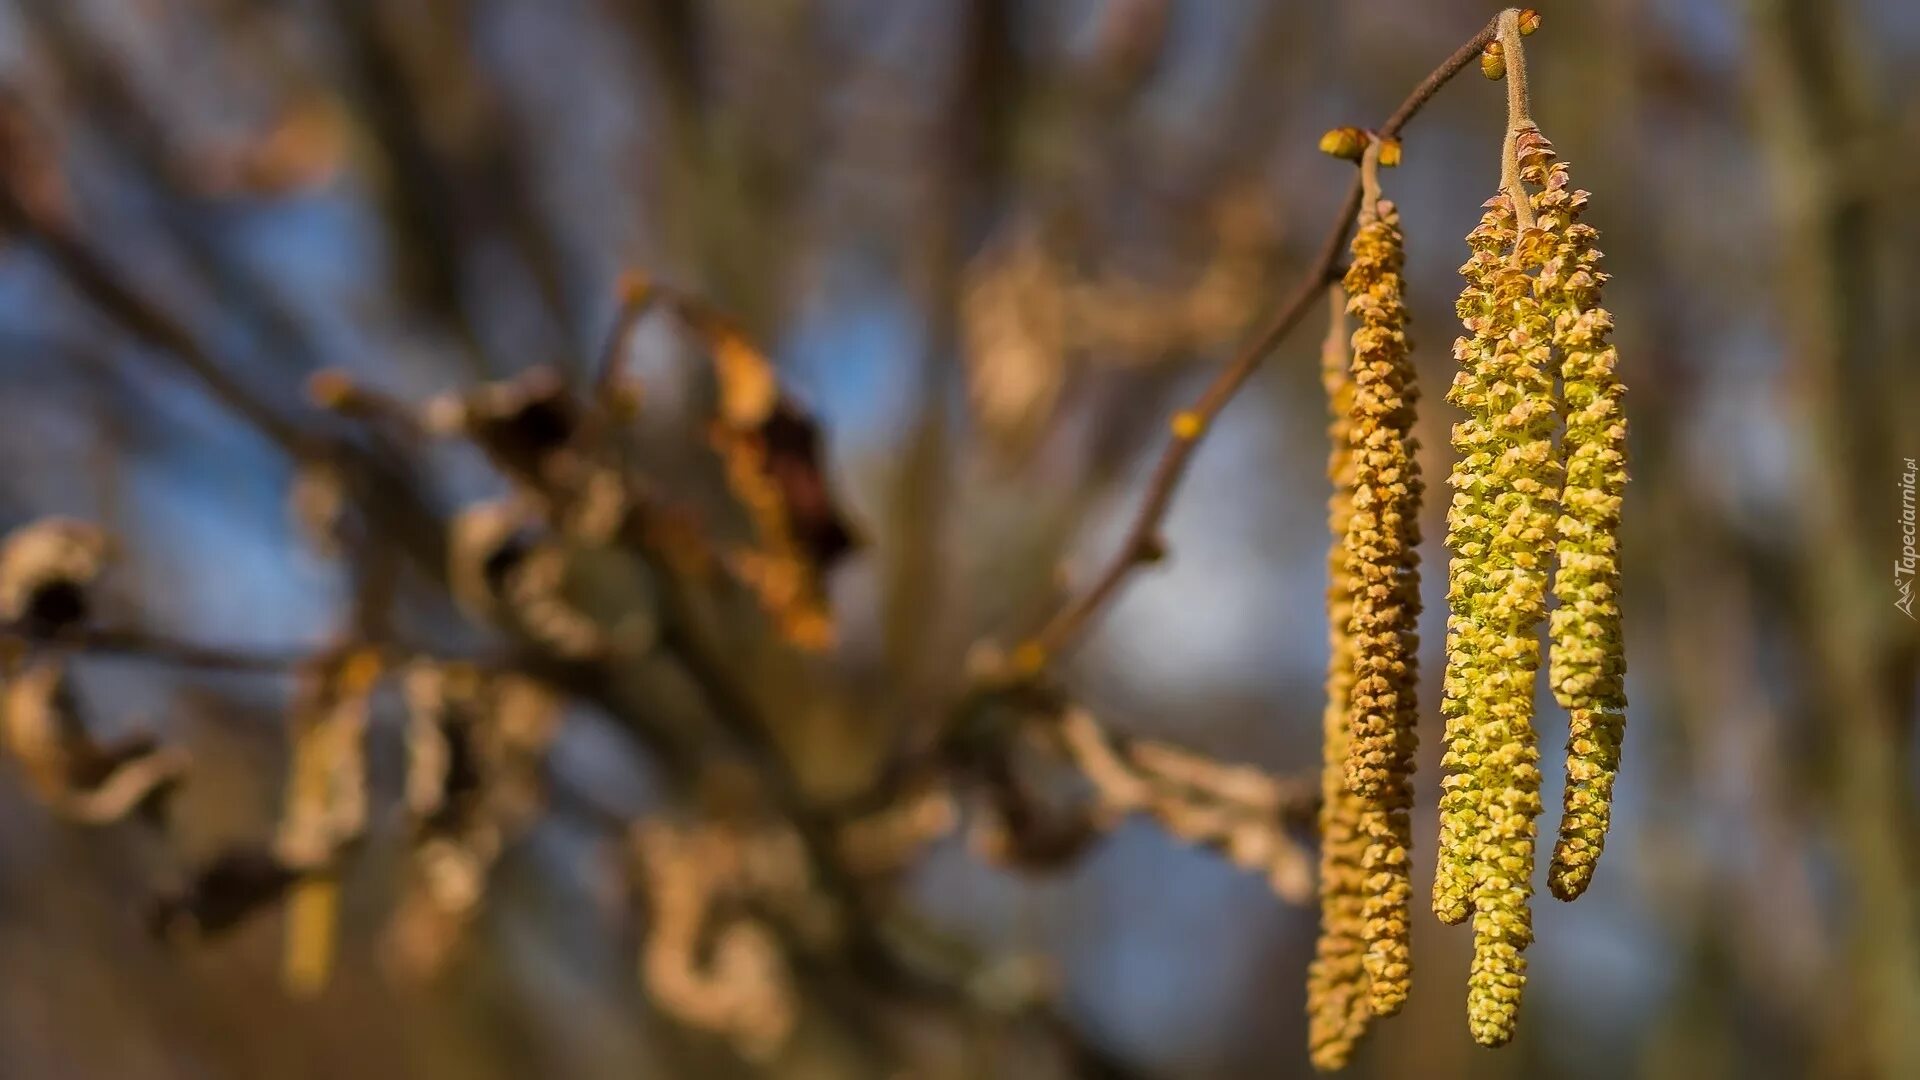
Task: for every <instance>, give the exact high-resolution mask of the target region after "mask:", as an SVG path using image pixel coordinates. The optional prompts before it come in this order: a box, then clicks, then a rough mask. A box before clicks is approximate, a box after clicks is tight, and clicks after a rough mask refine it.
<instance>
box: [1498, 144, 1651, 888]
mask: <svg viewBox="0 0 1920 1080" xmlns="http://www.w3.org/2000/svg"><path fill="white" fill-rule="evenodd" d="M1536 139H1537V142H1536V145H1535V149H1534V152H1533V153H1532V155H1531V157H1530V159H1529V161H1528V162H1527V163H1526V165H1525V167H1524V168H1523V171H1522V174H1521V179H1522V180H1524V181H1526V182H1528V183H1531V184H1538V185H1541V187H1542V190H1541V191H1540V192H1539V193H1537V194H1536V195H1534V197H1533V204H1534V214H1535V220H1536V221H1537V222H1538V224H1539V227H1540V228H1541V230H1542V231H1543V232H1544V233H1545V234H1546V236H1547V237H1548V238H1549V248H1548V254H1547V257H1546V259H1545V261H1544V263H1543V264H1542V266H1541V268H1540V273H1539V275H1538V277H1537V278H1536V279H1535V282H1534V288H1535V291H1536V294H1537V295H1538V296H1539V298H1540V302H1541V304H1542V306H1543V308H1544V313H1545V316H1546V318H1547V319H1548V320H1550V322H1551V325H1552V334H1553V344H1554V349H1555V351H1556V352H1557V353H1558V355H1559V359H1560V379H1561V388H1562V389H1561V396H1562V401H1563V405H1562V411H1563V412H1564V414H1565V416H1566V429H1565V431H1564V433H1563V434H1562V436H1561V456H1562V457H1563V458H1564V460H1565V462H1566V481H1565V484H1564V486H1563V488H1562V491H1561V505H1562V509H1561V514H1560V518H1559V520H1558V521H1557V522H1556V524H1555V530H1556V533H1557V545H1556V552H1557V566H1556V569H1555V573H1554V582H1553V593H1554V597H1555V599H1557V600H1558V601H1559V606H1558V607H1557V608H1556V609H1555V610H1554V612H1553V616H1552V621H1551V624H1550V627H1551V639H1552V657H1551V662H1550V664H1549V668H1548V674H1547V679H1548V682H1549V683H1550V684H1551V685H1552V687H1553V692H1554V697H1555V698H1556V699H1557V700H1558V701H1559V703H1560V705H1561V707H1563V708H1565V709H1566V710H1567V714H1568V720H1569V723H1568V732H1567V762H1566V779H1567V783H1566V796H1565V799H1564V802H1563V805H1562V810H1561V817H1560V839H1559V843H1558V844H1557V845H1556V846H1555V848H1554V852H1553V862H1552V864H1551V866H1550V868H1549V870H1548V874H1547V885H1548V887H1549V888H1550V889H1551V890H1552V891H1553V894H1554V895H1555V896H1557V897H1559V898H1560V899H1562V900H1572V899H1574V898H1575V897H1577V896H1579V895H1580V894H1581V893H1582V892H1584V891H1585V890H1586V888H1587V885H1588V883H1589V882H1591V881H1592V879H1593V870H1594V866H1595V864H1596V863H1597V862H1598V860H1599V858H1600V851H1601V847H1602V845H1603V844H1604V843H1605V840H1606V834H1607V826H1608V823H1609V820H1610V818H1611V816H1612V815H1611V809H1612V801H1613V782H1614V776H1615V775H1616V773H1617V772H1618V770H1619V767H1620V741H1621V736H1622V734H1623V730H1624V727H1625V724H1626V716H1625V713H1624V710H1625V708H1626V704H1627V701H1626V689H1625V677H1626V662H1625V654H1624V651H1623V648H1622V641H1621V628H1620V607H1619V596H1620V562H1619V553H1620V537H1619V528H1620V503H1621V495H1622V492H1623V491H1624V490H1625V488H1626V482H1627V471H1626V440H1627V426H1626V419H1625V417H1624V415H1623V414H1622V411H1621V404H1620V398H1621V394H1622V390H1623V388H1622V387H1621V385H1620V382H1619V380H1618V378H1617V377H1616V376H1615V372H1614V368H1615V354H1614V349H1613V346H1612V344H1610V343H1609V341H1608V336H1609V334H1610V333H1611V331H1612V329H1613V317H1612V316H1611V315H1610V314H1608V313H1607V310H1606V308H1604V307H1602V306H1601V297H1600V291H1601V286H1602V285H1603V284H1605V282H1606V280H1607V275H1606V274H1604V273H1602V272H1601V271H1600V270H1599V269H1598V265H1599V260H1600V257H1601V256H1600V251H1599V249H1598V247H1597V243H1596V242H1597V240H1598V234H1597V233H1596V232H1595V231H1594V229H1593V227H1592V226H1591V225H1586V224H1582V223H1581V222H1580V213H1581V211H1582V210H1583V209H1584V208H1585V206H1586V203H1587V193H1586V192H1585V191H1580V190H1577V189H1574V188H1571V187H1569V186H1568V176H1567V166H1566V163H1565V162H1559V161H1554V160H1553V157H1554V155H1553V150H1552V147H1551V145H1549V144H1548V142H1547V140H1546V139H1545V138H1540V137H1537V136H1536Z"/></svg>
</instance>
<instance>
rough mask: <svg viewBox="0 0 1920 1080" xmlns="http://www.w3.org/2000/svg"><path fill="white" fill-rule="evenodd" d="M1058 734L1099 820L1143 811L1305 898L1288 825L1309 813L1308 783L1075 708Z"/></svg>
mask: <svg viewBox="0 0 1920 1080" xmlns="http://www.w3.org/2000/svg"><path fill="white" fill-rule="evenodd" d="M1058 735H1059V741H1060V745H1061V746H1062V747H1063V748H1064V749H1065V751H1066V753H1067V755H1068V756H1069V757H1070V758H1071V759H1072V760H1073V762H1074V764H1075V765H1076V766H1077V767H1078V768H1079V770H1080V771H1081V773H1082V774H1083V775H1085V776H1086V778H1087V780H1088V782H1089V783H1091V784H1092V785H1093V788H1094V791H1095V793H1096V797H1097V798H1098V800H1099V805H1100V808H1101V812H1102V813H1101V817H1102V819H1103V820H1105V821H1107V822H1113V821H1116V820H1118V819H1119V818H1121V817H1123V816H1125V815H1126V814H1130V813H1142V814H1146V815H1148V816H1149V817H1152V818H1153V819H1154V820H1156V821H1158V822H1159V823H1160V824H1161V826H1162V827H1163V828H1165V829H1166V830H1167V831H1168V832H1169V833H1172V834H1173V835H1174V836H1177V837H1179V838H1180V839H1182V840H1185V841H1187V842H1188V843H1193V844H1202V845H1205V846H1208V847H1212V848H1216V849H1218V850H1220V851H1221V852H1222V853H1224V854H1225V855H1226V856H1227V858H1228V859H1230V860H1232V862H1233V863H1234V864H1235V865H1237V866H1241V867H1244V868H1246V869H1248V870H1259V871H1262V872H1264V873H1265V874H1266V876H1267V880H1268V883H1269V884H1270V885H1271V886H1272V887H1273V890H1274V892H1275V893H1276V894H1277V895H1278V896H1279V897H1280V898H1281V899H1283V900H1286V901H1287V902H1289V903H1295V904H1299V903H1305V902H1306V901H1307V900H1308V899H1310V898H1311V897H1312V895H1313V873H1312V862H1311V860H1310V857H1309V855H1308V853H1307V851H1306V849H1305V848H1304V847H1302V846H1301V845H1300V843H1299V842H1298V841H1296V840H1295V839H1294V838H1293V835H1292V833H1291V832H1290V831H1289V827H1290V826H1292V825H1295V824H1298V823H1300V822H1301V821H1303V820H1304V819H1305V818H1306V817H1308V816H1309V815H1310V814H1311V813H1312V807H1313V801H1314V797H1313V792H1312V791H1311V790H1309V789H1308V788H1306V787H1304V786H1301V785H1297V784H1293V783H1290V782H1288V781H1285V780H1281V779H1278V778H1275V777H1272V776H1269V775H1267V774H1266V773H1263V772H1261V771H1259V770H1258V769H1253V768H1249V767H1247V766H1241V765H1227V764H1223V763H1221V762H1218V761H1214V760H1211V759H1209V758H1206V757H1203V756H1201V755H1198V754H1194V753H1192V752H1190V751H1186V750H1181V749H1178V748H1175V747H1171V746H1166V745H1164V744H1160V743H1153V742H1145V741H1135V740H1128V739H1122V738H1119V737H1117V736H1115V735H1113V734H1112V733H1110V732H1108V731H1106V730H1105V729H1103V728H1102V727H1101V726H1100V724H1099V723H1098V721H1096V720H1095V719H1094V718H1093V716H1092V714H1091V713H1088V712H1087V711H1086V710H1085V709H1081V708H1069V709H1068V710H1067V711H1066V712H1065V713H1064V714H1063V715H1062V716H1061V718H1060V723H1059V727H1058Z"/></svg>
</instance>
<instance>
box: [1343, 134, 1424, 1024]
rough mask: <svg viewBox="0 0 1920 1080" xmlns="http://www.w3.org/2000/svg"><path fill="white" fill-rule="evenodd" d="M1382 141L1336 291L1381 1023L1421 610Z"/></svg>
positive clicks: (1398, 969) (1365, 830)
mask: <svg viewBox="0 0 1920 1080" xmlns="http://www.w3.org/2000/svg"><path fill="white" fill-rule="evenodd" d="M1382 149H1383V147H1382V144H1380V143H1378V142H1375V143H1372V144H1370V145H1369V146H1368V147H1367V149H1366V152H1365V155H1364V157H1363V160H1362V163H1361V175H1362V178H1363V183H1364V195H1363V197H1362V199H1361V206H1360V216H1359V226H1358V228H1357V229H1356V230H1355V232H1354V237H1353V244H1352V247H1351V254H1352V257H1353V261H1352V264H1351V265H1350V266H1349V268H1348V270H1347V273H1346V277H1345V280H1344V284H1345V287H1346V292H1347V313H1348V314H1349V315H1352V316H1353V317H1355V318H1356V319H1357V320H1358V321H1359V326H1358V327H1357V328H1356V329H1355V330H1354V332H1353V341H1352V346H1353V358H1352V366H1351V371H1352V374H1353V409H1352V414H1351V419H1352V423H1351V427H1350V429H1349V432H1348V441H1349V444H1350V446H1351V448H1352V453H1353V511H1352V514H1351V515H1350V516H1349V517H1348V519H1347V530H1346V541H1345V550H1346V572H1347V575H1348V577H1349V579H1350V580H1351V583H1352V588H1353V611H1352V615H1351V617H1350V621H1349V632H1350V634H1351V647H1352V649H1353V657H1354V661H1353V663H1354V675H1353V687H1352V690H1351V692H1350V694H1349V697H1348V701H1347V726H1348V738H1349V743H1348V746H1347V787H1348V789H1349V790H1350V791H1351V792H1352V793H1353V794H1354V795H1356V796H1358V797H1360V798H1361V799H1362V800H1364V804H1365V805H1364V809H1363V812H1362V818H1361V832H1362V836H1363V837H1364V839H1365V841H1366V849H1365V852H1364V854H1363V856H1362V860H1361V867H1362V871H1363V872H1364V875H1365V891H1366V899H1365V926H1364V930H1363V938H1364V940H1365V943H1366V969H1367V977H1368V1003H1369V1007H1370V1008H1371V1010H1372V1011H1373V1013H1374V1014H1375V1015H1379V1016H1390V1015H1392V1014H1393V1013H1395V1012H1397V1011H1399V1009H1400V1006H1401V1005H1402V1004H1403V1003H1404V1002H1405V1001H1406V996H1407V988H1408V982H1409V978H1410V975H1411V967H1410V965H1409V959H1408V925H1407V909H1408V906H1409V900H1410V898H1411V894H1412V885H1411V882H1410V878H1409V860H1408V848H1409V846H1410V843H1411V838H1412V833H1411V826H1410V824H1409V821H1408V812H1409V810H1410V808H1411V806H1412V803H1413V797H1412V776H1413V753H1414V749H1415V746H1416V744H1417V737H1416V735H1415V720H1416V718H1417V716H1418V711H1417V706H1416V702H1415V684H1416V682H1417V671H1416V657H1417V652H1418V645H1419V638H1418V637H1417V634H1416V629H1417V623H1418V620H1419V615H1420V582H1419V571H1418V554H1417V550H1416V549H1417V546H1418V544H1419V541H1420V536H1419V524H1418V521H1419V508H1420V495H1421V483H1420V477H1419V469H1418V466H1417V464H1416V463H1415V461H1414V451H1415V449H1416V443H1415V440H1414V438H1413V419H1414V405H1415V401H1416V398H1417V388H1416V387H1415V385H1414V377H1413V365H1412V362H1411V359H1410V356H1409V349H1408V344H1407V334H1406V323H1407V309H1406V298H1405V292H1404V288H1403V284H1402V281H1401V276H1400V271H1401V266H1402V264H1403V262H1404V261H1405V247H1404V241H1403V239H1402V237H1401V233H1400V215H1399V212H1398V211H1397V210H1396V209H1395V208H1394V205H1393V204H1392V203H1391V202H1388V201H1387V200H1385V199H1382V198H1380V193H1379V186H1378V182H1377V170H1378V167H1379V159H1380V156H1381V153H1382Z"/></svg>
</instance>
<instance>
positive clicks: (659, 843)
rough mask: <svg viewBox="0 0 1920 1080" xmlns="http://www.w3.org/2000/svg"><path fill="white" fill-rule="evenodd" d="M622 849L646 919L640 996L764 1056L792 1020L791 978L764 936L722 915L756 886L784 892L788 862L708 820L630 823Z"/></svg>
mask: <svg viewBox="0 0 1920 1080" xmlns="http://www.w3.org/2000/svg"><path fill="white" fill-rule="evenodd" d="M631 847H632V853H633V856H634V859H635V862H636V863H637V866H638V870H639V874H640V882H641V886H642V889H643V892H644V896H645V900H646V907H647V914H648V917H649V921H648V927H647V933H646V939H645V941H644V943H643V944H642V946H641V956H640V978H641V981H642V983H643V985H644V986H645V987H646V990H647V993H648V995H649V996H651V997H652V998H653V1000H654V1002H655V1003H656V1004H657V1005H659V1007H660V1008H661V1009H662V1010H663V1011H665V1012H666V1013H668V1014H669V1015H671V1016H673V1017H675V1018H676V1019H678V1020H679V1021H680V1022H681V1023H684V1024H686V1025H688V1026H689V1027H694V1028H699V1029H701V1030H703V1031H710V1032H713V1033H714V1034H717V1035H721V1036H724V1037H725V1038H726V1039H727V1040H728V1041H729V1042H731V1043H732V1045H733V1046H734V1048H735V1049H736V1050H737V1051H738V1052H739V1053H740V1055H741V1056H742V1057H745V1058H747V1059H748V1060H750V1061H759V1062H765V1061H768V1060H771V1059H772V1058H773V1057H775V1056H776V1055H777V1054H778V1053H779V1052H780V1051H781V1049H782V1048H784V1047H785V1046H786V1044H787V1042H788V1040H789V1039H790V1038H791V1037H792V1035H793V1030H794V1027H795V1024H796V1022H797V1020H798V1012H799V1002H798V997H797V995H796V993H795V989H794V985H793V975H792V973H791V971H790V969H789V967H788V963H787V959H786V955H785V952H784V950H783V949H782V948H781V945H780V941H779V939H778V938H777V937H776V936H775V934H774V932H773V930H772V929H771V928H770V927H769V926H767V925H766V924H765V923H764V922H762V921H760V920H759V919H756V918H754V917H752V916H746V915H737V914H732V913H731V912H730V911H728V910H727V909H729V908H732V907H737V906H738V904H739V903H740V902H741V901H742V900H744V899H747V898H750V897H751V896H752V895H753V894H754V892H755V891H756V890H761V889H766V888H768V887H770V886H782V887H792V885H793V884H794V882H792V881H785V882H783V881H781V880H779V877H777V876H776V875H781V876H784V875H787V874H791V873H792V872H793V870H792V868H791V866H790V865H789V859H788V858H782V857H780V854H781V853H780V851H779V849H774V850H773V851H771V852H763V853H762V854H761V855H760V856H758V857H756V856H755V855H754V854H753V850H754V849H753V844H752V843H751V842H750V840H749V838H747V837H743V836H742V835H741V834H740V833H739V831H738V830H736V829H734V828H732V827H729V826H724V825H717V824H709V825H703V826H693V827H686V828H682V827H678V826H675V825H671V824H668V823H665V822H658V821H643V822H639V823H637V824H636V825H635V826H634V829H633V833H632V837H631ZM768 855H771V856H772V857H771V858H769V857H768ZM802 867H804V863H802ZM705 943H710V945H709V946H708V947H706V948H703V947H702V946H703V944H705Z"/></svg>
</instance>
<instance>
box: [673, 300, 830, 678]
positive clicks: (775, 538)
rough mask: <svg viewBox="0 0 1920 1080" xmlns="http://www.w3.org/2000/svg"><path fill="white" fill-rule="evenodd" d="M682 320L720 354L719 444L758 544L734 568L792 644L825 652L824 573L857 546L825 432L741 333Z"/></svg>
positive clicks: (694, 315) (715, 322)
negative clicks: (826, 465)
mask: <svg viewBox="0 0 1920 1080" xmlns="http://www.w3.org/2000/svg"><path fill="white" fill-rule="evenodd" d="M684 314H685V315H686V317H687V319H688V322H689V323H690V324H691V325H692V326H693V327H694V329H695V330H697V331H698V332H699V333H700V334H701V336H702V337H703V338H705V340H706V342H707V345H708V348H709V350H710V351H711V353H712V356H713V370H714V376H715V379H716V380H717V382H718V386H719V397H720V407H719V413H718V415H717V416H716V417H715V420H714V424H713V428H712V438H713V444H714V448H715V450H716V451H717V452H718V453H719V454H720V458H721V461H722V463H723V465H724V466H725V468H726V476H727V484H728V487H729V488H730V489H731V490H732V492H733V496H734V498H735V499H737V500H739V502H740V505H741V506H742V507H743V508H744V509H745V510H746V512H747V515H748V517H749V519H750V520H751V522H752V524H753V530H754V534H755V539H756V544H755V546H754V547H752V548H750V549H747V550H743V551H737V552H734V553H733V554H732V555H731V556H730V557H729V559H728V562H729V563H730V565H731V567H732V569H733V571H734V573H735V574H736V575H737V576H738V577H739V578H740V579H741V580H742V581H743V582H745V583H746V584H747V585H748V586H749V587H750V588H752V589H753V590H754V592H755V593H756V594H757V595H758V596H759V597H760V601H761V603H762V605H763V606H764V607H765V608H766V609H767V611H768V612H769V613H770V614H771V615H772V616H773V617H774V619H775V620H776V621H777V623H778V625H779V627H780V630H781V632H782V634H783V635H784V636H785V637H786V638H787V639H788V640H789V641H791V642H793V643H794V644H795V645H798V646H800V647H802V648H807V649H824V648H826V647H828V646H830V645H832V644H833V641H834V635H835V629H834V624H833V615H832V612H830V611H829V610H828V607H827V596H826V574H827V572H828V571H829V570H830V569H832V567H833V565H834V564H835V563H836V562H838V561H839V560H840V558H841V557H842V556H844V555H845V554H847V552H848V551H850V550H852V548H853V547H854V546H855V543H856V541H855V539H854V536H853V533H852V531H851V529H850V528H849V527H848V525H847V522H846V519H845V517H844V516H843V515H842V514H841V512H840V509H839V507H838V506H837V505H836V504H835V502H834V498H833V493H832V492H831V490H829V488H828V485H827V479H826V474H825V472H824V471H823V465H822V462H821V459H820V458H821V452H820V429H819V426H818V425H817V424H816V423H815V422H814V420H813V418H812V417H811V416H809V415H808V414H807V413H806V411H805V410H803V409H801V408H800V406H799V405H797V404H796V403H795V402H793V400H792V399H790V398H788V397H787V396H786V395H785V394H784V393H783V392H782V391H781V389H780V386H779V381H778V379H777V378H776V376H775V374H774V369H773V365H772V363H771V362H769V361H768V359H767V358H766V356H765V355H763V354H762V353H761V352H760V351H759V350H758V349H757V348H755V347H754V346H753V344H752V343H751V342H749V341H748V340H747V338H746V336H745V335H744V334H742V333H741V332H740V331H739V330H737V329H735V328H734V327H732V326H731V325H730V324H728V323H727V322H726V321H725V320H723V319H721V318H719V317H718V316H716V315H713V314H712V313H710V312H706V311H704V310H697V309H692V308H689V309H688V310H687V311H685V312H684Z"/></svg>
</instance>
